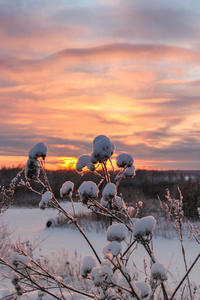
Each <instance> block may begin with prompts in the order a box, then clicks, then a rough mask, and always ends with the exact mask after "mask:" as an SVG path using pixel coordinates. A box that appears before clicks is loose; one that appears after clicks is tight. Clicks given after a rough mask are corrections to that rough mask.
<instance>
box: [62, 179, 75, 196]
mask: <svg viewBox="0 0 200 300" xmlns="http://www.w3.org/2000/svg"><path fill="white" fill-rule="evenodd" d="M73 190H74V183H73V182H71V181H65V182H64V183H63V185H62V187H61V189H60V196H61V197H64V196H70V197H71V196H72V192H73Z"/></svg>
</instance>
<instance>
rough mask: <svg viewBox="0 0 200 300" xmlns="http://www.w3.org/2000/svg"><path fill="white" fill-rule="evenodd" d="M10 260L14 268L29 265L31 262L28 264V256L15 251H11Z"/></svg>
mask: <svg viewBox="0 0 200 300" xmlns="http://www.w3.org/2000/svg"><path fill="white" fill-rule="evenodd" d="M11 261H12V264H13V265H14V266H15V267H16V268H19V267H20V268H21V267H26V266H31V264H30V262H31V260H30V258H29V257H28V256H24V255H20V254H19V253H17V252H13V253H12V257H11Z"/></svg>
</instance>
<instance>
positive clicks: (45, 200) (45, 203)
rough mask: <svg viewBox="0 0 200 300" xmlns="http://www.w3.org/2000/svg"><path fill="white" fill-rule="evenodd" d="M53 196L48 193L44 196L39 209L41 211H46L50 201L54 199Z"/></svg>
mask: <svg viewBox="0 0 200 300" xmlns="http://www.w3.org/2000/svg"><path fill="white" fill-rule="evenodd" d="M52 197H53V195H52V193H51V192H49V191H47V192H45V193H44V194H43V195H42V199H41V201H40V203H39V208H40V209H45V208H46V207H47V206H48V204H49V201H50V200H51V199H52Z"/></svg>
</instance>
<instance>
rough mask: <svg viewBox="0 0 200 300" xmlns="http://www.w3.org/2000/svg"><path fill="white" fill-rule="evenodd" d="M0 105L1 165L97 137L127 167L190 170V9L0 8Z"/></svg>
mask: <svg viewBox="0 0 200 300" xmlns="http://www.w3.org/2000/svg"><path fill="white" fill-rule="evenodd" d="M0 105H1V109H0V166H1V167H2V166H13V165H15V166H16V165H18V164H25V163H26V161H27V155H28V152H29V150H30V149H31V148H32V147H33V146H34V145H35V144H37V143H38V142H43V143H45V144H46V145H47V147H48V157H47V158H46V161H47V167H48V168H54V169H55V168H59V167H69V166H71V164H73V163H74V161H75V158H77V157H78V156H80V155H81V154H90V153H91V152H92V141H93V139H94V138H95V136H97V135H99V134H104V135H107V136H108V137H109V138H110V140H111V141H112V142H113V143H114V144H115V145H116V153H115V155H117V154H120V153H122V152H128V153H130V154H132V155H133V157H134V160H135V166H136V169H137V168H155V169H200V1H199V0H187V1H185V0H169V1H163V0H152V1H150V0H121V1H120V0H70V1H67V0H48V1H47V0H46V1H44V0H34V1H27V0H18V1H17V0H11V1H8V0H0Z"/></svg>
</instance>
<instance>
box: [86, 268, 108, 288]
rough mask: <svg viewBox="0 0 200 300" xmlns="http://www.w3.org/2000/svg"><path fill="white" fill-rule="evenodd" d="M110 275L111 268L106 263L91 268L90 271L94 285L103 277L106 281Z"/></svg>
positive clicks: (99, 283) (100, 282) (98, 284)
mask: <svg viewBox="0 0 200 300" xmlns="http://www.w3.org/2000/svg"><path fill="white" fill-rule="evenodd" d="M112 276H113V270H112V269H111V268H110V267H109V266H107V265H103V266H101V267H96V268H93V269H92V272H91V278H92V280H93V283H94V285H95V286H100V285H101V284H102V283H103V281H104V280H105V279H106V281H107V280H108V279H109V278H111V277H112Z"/></svg>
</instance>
